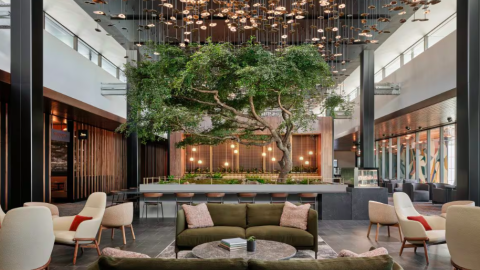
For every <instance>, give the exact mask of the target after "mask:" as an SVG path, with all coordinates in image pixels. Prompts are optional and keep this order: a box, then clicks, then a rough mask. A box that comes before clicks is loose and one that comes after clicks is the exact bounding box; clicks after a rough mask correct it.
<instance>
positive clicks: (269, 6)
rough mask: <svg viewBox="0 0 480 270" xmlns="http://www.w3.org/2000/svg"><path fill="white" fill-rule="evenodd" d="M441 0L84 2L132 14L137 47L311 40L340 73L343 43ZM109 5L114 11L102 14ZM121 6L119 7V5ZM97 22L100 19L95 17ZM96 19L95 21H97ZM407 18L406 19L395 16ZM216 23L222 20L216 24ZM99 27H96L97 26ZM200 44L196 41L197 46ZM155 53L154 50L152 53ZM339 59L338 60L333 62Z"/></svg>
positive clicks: (277, 44) (372, 38) (366, 37)
mask: <svg viewBox="0 0 480 270" xmlns="http://www.w3.org/2000/svg"><path fill="white" fill-rule="evenodd" d="M440 1H441V0H430V1H427V0H399V1H392V0H362V1H358V0H288V1H287V0H151V1H145V0H144V1H141V0H140V1H137V2H138V7H132V6H128V9H131V10H127V2H126V1H124V0H112V1H110V2H108V3H107V2H106V1H105V0H92V1H91V2H90V1H86V2H85V3H89V4H103V5H102V6H104V8H103V7H102V10H97V11H94V13H95V14H97V15H109V16H111V18H120V19H126V18H127V15H126V13H128V14H130V13H131V12H133V13H134V15H136V18H134V24H135V25H136V27H138V28H137V31H138V36H136V40H137V41H136V45H137V46H142V43H144V42H147V41H153V42H155V43H173V44H178V45H179V46H180V47H186V45H187V44H188V43H192V42H195V43H198V44H202V43H204V42H206V40H207V38H209V37H211V38H212V42H231V43H233V44H236V45H239V46H241V45H245V44H246V42H247V41H248V40H250V37H251V36H254V37H255V40H256V42H258V43H259V44H262V45H263V46H265V48H268V49H271V50H282V49H283V48H285V47H287V46H291V45H298V44H304V43H310V44H314V45H316V46H318V49H319V52H320V53H321V54H322V56H323V57H324V58H325V60H326V61H327V62H330V66H331V67H332V72H333V73H338V72H343V71H345V70H346V69H345V64H347V63H348V59H346V52H347V48H348V47H347V46H346V45H347V44H353V43H377V42H378V36H379V35H381V34H388V33H390V32H389V31H388V30H382V29H384V28H385V27H386V26H387V24H388V22H390V20H391V18H392V17H393V16H394V15H405V14H406V10H407V8H411V9H412V10H413V11H414V12H415V13H414V14H415V15H417V10H420V11H421V12H422V15H423V17H422V16H420V17H418V18H417V17H415V18H414V20H413V21H426V20H428V19H427V17H426V16H427V14H428V13H429V12H430V10H429V6H430V5H435V4H438V3H440ZM109 5H114V6H115V10H119V13H116V14H106V12H105V9H108V10H110V9H109V8H108V6H109ZM118 5H120V6H118ZM119 7H120V8H119ZM96 20H98V21H99V20H100V19H99V18H98V17H97V19H96ZM98 21H97V22H98ZM400 22H401V23H404V22H406V19H405V18H401V19H400ZM217 24H223V27H218V26H217ZM97 29H98V27H97ZM122 29H123V30H127V28H126V27H122ZM199 46H200V45H199ZM153 54H155V55H158V53H155V52H154V53H153ZM337 63H339V64H337Z"/></svg>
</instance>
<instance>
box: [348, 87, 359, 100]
mask: <svg viewBox="0 0 480 270" xmlns="http://www.w3.org/2000/svg"><path fill="white" fill-rule="evenodd" d="M357 93H358V87H357V88H355V89H354V90H353V91H352V92H350V94H348V99H349V100H350V101H352V100H354V99H355V98H356V97H357Z"/></svg>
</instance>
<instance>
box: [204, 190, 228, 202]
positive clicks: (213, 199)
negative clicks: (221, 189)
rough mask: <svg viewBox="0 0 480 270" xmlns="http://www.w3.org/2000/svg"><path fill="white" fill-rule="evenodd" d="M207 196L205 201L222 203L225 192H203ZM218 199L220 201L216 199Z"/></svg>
mask: <svg viewBox="0 0 480 270" xmlns="http://www.w3.org/2000/svg"><path fill="white" fill-rule="evenodd" d="M205 195H206V196H207V203H220V204H223V198H224V197H225V193H216V192H212V193H207V194H205ZM218 200H220V201H218Z"/></svg>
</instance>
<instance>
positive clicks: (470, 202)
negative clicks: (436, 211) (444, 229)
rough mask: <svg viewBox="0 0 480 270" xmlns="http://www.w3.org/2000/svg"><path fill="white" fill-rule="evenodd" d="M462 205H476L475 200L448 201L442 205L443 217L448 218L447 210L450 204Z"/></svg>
mask: <svg viewBox="0 0 480 270" xmlns="http://www.w3.org/2000/svg"><path fill="white" fill-rule="evenodd" d="M454 205H462V206H475V202H474V201H453V202H449V203H446V204H444V205H443V206H442V214H441V215H440V216H441V217H443V218H447V210H448V208H449V207H450V206H454Z"/></svg>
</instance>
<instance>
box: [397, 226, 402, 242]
mask: <svg viewBox="0 0 480 270" xmlns="http://www.w3.org/2000/svg"><path fill="white" fill-rule="evenodd" d="M397 228H398V233H399V234H400V242H402V241H403V237H402V230H401V229H400V226H398V227H397Z"/></svg>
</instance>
